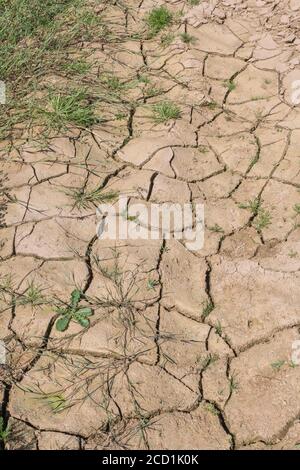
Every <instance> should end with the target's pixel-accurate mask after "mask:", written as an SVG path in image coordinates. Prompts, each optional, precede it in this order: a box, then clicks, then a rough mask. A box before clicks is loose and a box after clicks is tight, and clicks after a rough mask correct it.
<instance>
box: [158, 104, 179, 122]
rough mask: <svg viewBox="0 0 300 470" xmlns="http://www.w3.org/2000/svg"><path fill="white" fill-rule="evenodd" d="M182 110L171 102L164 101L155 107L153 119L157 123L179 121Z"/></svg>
mask: <svg viewBox="0 0 300 470" xmlns="http://www.w3.org/2000/svg"><path fill="white" fill-rule="evenodd" d="M180 116H181V111H180V108H179V107H178V106H177V105H176V104H175V103H172V102H171V101H162V102H160V103H157V104H155V105H154V106H153V118H154V120H155V121H156V122H158V123H162V122H167V121H169V120H170V119H179V118H180Z"/></svg>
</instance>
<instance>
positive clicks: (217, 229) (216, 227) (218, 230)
mask: <svg viewBox="0 0 300 470" xmlns="http://www.w3.org/2000/svg"><path fill="white" fill-rule="evenodd" d="M208 230H210V231H211V232H216V233H224V230H223V229H222V227H220V225H218V224H215V225H213V226H211V227H208Z"/></svg>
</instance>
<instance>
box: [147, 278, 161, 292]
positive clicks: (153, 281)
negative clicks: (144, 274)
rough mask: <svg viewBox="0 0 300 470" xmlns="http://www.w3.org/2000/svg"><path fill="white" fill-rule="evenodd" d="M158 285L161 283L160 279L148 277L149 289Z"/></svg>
mask: <svg viewBox="0 0 300 470" xmlns="http://www.w3.org/2000/svg"><path fill="white" fill-rule="evenodd" d="M158 285H159V281H157V280H155V279H148V282H147V289H148V290H152V289H155V287H156V286H158Z"/></svg>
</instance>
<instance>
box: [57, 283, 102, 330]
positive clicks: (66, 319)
mask: <svg viewBox="0 0 300 470" xmlns="http://www.w3.org/2000/svg"><path fill="white" fill-rule="evenodd" d="M80 298H81V291H80V290H78V289H75V290H73V292H72V294H71V299H70V305H68V306H67V307H65V308H58V309H57V313H58V314H59V316H60V318H59V319H58V320H57V321H56V329H57V330H58V331H65V330H66V329H67V328H68V326H69V324H70V321H75V322H77V323H79V325H81V326H82V327H83V328H88V327H89V326H90V320H89V317H90V316H91V315H93V311H92V309H90V308H89V307H79V302H80Z"/></svg>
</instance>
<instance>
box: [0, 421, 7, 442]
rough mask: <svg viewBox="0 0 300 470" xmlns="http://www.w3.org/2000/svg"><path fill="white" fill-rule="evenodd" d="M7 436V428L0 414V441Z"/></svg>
mask: <svg viewBox="0 0 300 470" xmlns="http://www.w3.org/2000/svg"><path fill="white" fill-rule="evenodd" d="M8 436H9V428H8V427H5V424H4V419H3V418H2V416H0V441H2V442H5V441H6V440H7V438H8Z"/></svg>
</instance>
